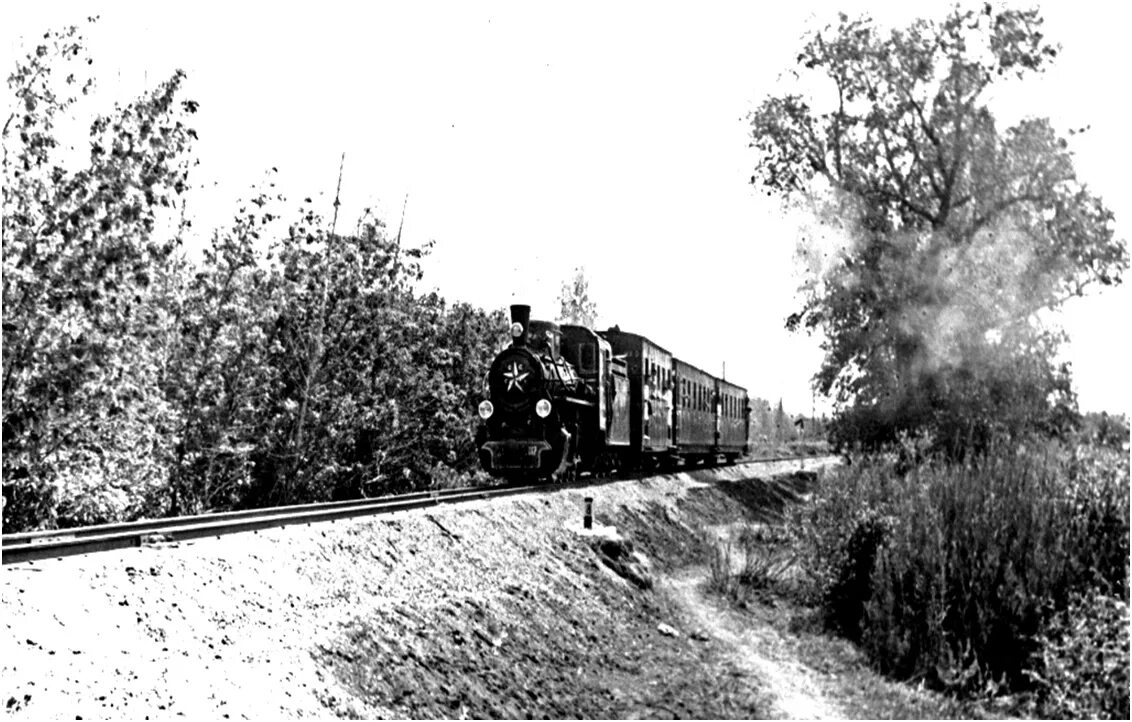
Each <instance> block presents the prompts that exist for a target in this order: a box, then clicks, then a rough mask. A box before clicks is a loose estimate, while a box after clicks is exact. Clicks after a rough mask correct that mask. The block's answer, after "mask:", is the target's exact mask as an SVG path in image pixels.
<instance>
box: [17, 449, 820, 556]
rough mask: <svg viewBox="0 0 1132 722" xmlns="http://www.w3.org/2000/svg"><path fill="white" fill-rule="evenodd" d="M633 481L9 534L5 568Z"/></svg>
mask: <svg viewBox="0 0 1132 722" xmlns="http://www.w3.org/2000/svg"><path fill="white" fill-rule="evenodd" d="M806 458H811V459H814V460H818V459H821V458H822V457H775V458H767V459H745V460H743V461H740V462H738V463H737V464H736V465H749V464H758V463H771V462H779V461H800V460H805V459H806ZM710 468H720V467H708V466H695V467H686V468H682V469H676V470H675V471H703V470H707V469H710ZM654 473H656V472H646V473H645V474H644V475H645V476H648V475H653V474H654ZM661 473H663V472H661ZM638 474H639V472H638ZM633 478H641V476H639V475H637V474H634V475H629V476H628V477H627V478H626V477H614V478H597V477H588V478H584V479H580V480H577V481H573V482H569V483H564V484H563V483H560V484H532V485H522V486H516V485H506V486H497V487H479V488H461V489H439V490H433V491H422V492H412V493H408V494H401V495H397V496H387V497H378V498H372V499H350V500H345V501H337V502H324V503H317V504H295V505H290V506H280V507H269V508H266V509H249V510H244V511H230V512H220V513H214V514H204V515H200V516H181V517H171V518H166V519H146V520H142V521H134V522H125V523H119V524H102V525H96V526H85V527H75V528H72V529H55V530H50V531H36V532H21V533H16V534H5V535H3V538H2V543H3V563H4V564H16V563H19V562H30V561H36V560H40V559H52V558H57V557H64V556H72V555H75V554H88V553H93V552H99V551H110V550H113V549H127V548H131V547H139V546H142V545H144V544H146V543H160V542H173V541H182V540H191V539H200V538H205V537H214V536H215V537H219V536H223V535H226V534H236V533H239V532H247V531H258V530H260V529H272V528H278V527H283V526H288V525H291V524H311V523H313V522H322V521H334V520H337V519H346V518H354V517H361V516H371V515H376V514H387V513H392V512H395V511H405V510H409V509H421V508H425V507H429V506H436V505H439V504H442V503H449V502H452V503H455V502H464V501H471V500H474V499H489V498H493V497H504V496H515V495H519V494H528V493H533V492H546V491H557V490H560V489H574V488H582V487H591V486H599V485H602V484H608V483H614V482H618V481H626V480H631V479H633Z"/></svg>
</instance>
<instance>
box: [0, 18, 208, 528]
mask: <svg viewBox="0 0 1132 722" xmlns="http://www.w3.org/2000/svg"><path fill="white" fill-rule="evenodd" d="M89 64H90V60H89V58H86V57H85V54H84V52H83V50H82V40H81V36H80V34H79V33H78V30H77V28H74V27H72V28H69V29H67V30H65V31H63V32H58V33H48V34H46V35H45V36H44V39H43V43H42V44H41V45H39V46H37V47H36V48H35V50H34V51H33V52H32V53H30V54H29V55H28V56H27V59H26V60H25V61H24V63H23V64H21V65H20V66H18V67H17V69H16V71H15V72H14V73H13V74H12V75H11V76H10V77H9V79H8V87H9V89H10V91H11V92H12V93H13V94H14V96H15V97H16V99H17V101H18V106H17V108H16V109H15V110H14V112H13V114H12V115H11V116H10V117H9V118H8V119H7V121H6V122H5V124H4V133H3V144H4V161H3V174H4V196H3V199H4V200H3V203H4V213H3V264H4V265H3V277H4V281H3V283H4V291H3V293H4V322H3V344H4V345H3V348H4V361H3V373H4V382H3V450H4V454H3V456H4V460H3V471H4V494H5V501H6V505H10V506H11V508H10V509H8V508H6V509H5V518H6V522H7V523H9V524H11V525H14V526H17V527H19V526H30V525H37V524H43V523H58V524H63V525H68V524H77V523H89V522H96V521H107V520H112V519H118V518H122V517H124V516H129V515H133V514H137V513H140V512H143V511H146V510H149V509H152V506H153V504H154V503H156V502H157V497H159V496H160V487H161V481H162V478H161V477H162V466H163V463H164V461H165V459H166V457H167V456H168V454H169V453H170V448H169V445H168V438H167V432H168V430H169V428H170V427H172V426H173V425H174V424H176V414H175V411H174V410H173V409H172V408H171V407H170V406H169V405H168V403H167V402H166V399H165V398H164V396H163V394H162V390H161V377H162V373H163V368H164V365H165V363H166V361H167V351H168V348H167V344H168V339H169V331H170V328H169V323H170V318H169V302H170V297H171V295H172V294H175V292H176V290H175V289H176V287H177V283H178V280H177V270H178V269H177V267H176V264H175V263H174V262H173V260H172V259H173V253H174V251H175V249H176V247H177V245H178V242H179V233H180V230H181V229H180V227H179V224H178V222H177V217H176V209H177V207H178V206H179V204H181V203H182V195H183V193H184V191H185V189H186V183H187V178H188V171H189V167H190V165H191V163H190V160H189V155H188V152H189V148H190V144H191V141H192V139H193V138H194V137H195V133H194V132H193V130H192V129H191V128H190V127H188V126H187V125H186V116H187V115H190V114H192V113H193V112H194V111H195V110H196V105H195V103H193V102H192V101H181V100H178V94H179V90H180V85H181V82H182V80H183V77H184V76H183V75H182V74H181V73H180V72H178V73H176V74H174V75H173V77H172V78H170V79H169V80H167V81H166V82H164V83H162V84H160V85H159V86H158V87H157V88H156V89H155V90H154V91H152V92H151V93H149V94H147V95H146V96H144V97H142V98H139V99H138V100H136V101H135V102H133V103H131V104H130V105H128V106H126V107H124V108H116V109H115V110H114V112H113V113H112V114H111V115H109V116H105V117H100V118H98V119H96V120H95V121H94V123H93V124H92V125H91V128H90V152H89V158H88V160H87V163H86V165H85V166H83V167H81V168H79V169H78V170H68V169H67V168H66V167H64V165H62V161H61V160H60V159H59V158H58V157H57V156H58V155H59V151H58V148H57V145H58V144H57V141H56V140H55V137H54V134H53V130H54V128H55V126H56V124H57V123H58V122H59V120H60V117H61V116H62V114H63V113H64V112H65V111H66V110H67V109H68V108H70V106H71V105H72V104H73V103H74V102H75V101H76V100H77V99H78V93H79V92H80V89H81V92H82V93H83V94H85V93H86V91H87V89H88V88H89V87H90V82H89V81H86V82H84V81H81V80H80V78H79V74H81V73H82V72H83V71H85V69H86V66H88V65H89ZM76 66H77V67H76ZM62 73H66V76H65V77H64V78H63V79H60V77H59V76H60V75H61V74H62Z"/></svg>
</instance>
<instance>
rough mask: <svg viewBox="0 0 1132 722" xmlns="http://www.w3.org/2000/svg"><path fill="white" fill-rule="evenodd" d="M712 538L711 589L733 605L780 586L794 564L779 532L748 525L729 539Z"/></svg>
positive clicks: (709, 580) (770, 528)
mask: <svg viewBox="0 0 1132 722" xmlns="http://www.w3.org/2000/svg"><path fill="white" fill-rule="evenodd" d="M709 536H710V542H711V544H712V545H713V546H712V554H711V559H710V560H709V572H710V576H709V578H708V586H709V588H710V589H712V590H713V591H715V592H717V593H719V594H721V595H722V596H724V597H726V598H727V599H730V600H731V601H733V602H736V603H743V602H746V601H747V600H748V598H749V597H750V596H751V595H752V594H760V593H764V592H766V591H769V590H770V589H772V588H774V587H777V586H778V585H779V584H781V583H782V582H783V581H784V579H785V578H786V575H787V573H788V571H789V570H790V568H791V567H792V566H793V565H794V558H793V555H792V554H791V553H790V550H789V548H788V546H787V545H786V544H785V543H784V542H785V541H786V536H785V535H784V534H783V533H782V532H781V530H779V529H775V528H772V527H763V526H756V525H753V524H747V525H745V526H743V527H742V528H741V529H739V531H738V533H737V534H735V535H733V536H731V537H729V538H725V539H719V538H718V537H716V536H715V534H714V533H710V534H709Z"/></svg>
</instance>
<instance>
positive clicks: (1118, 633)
mask: <svg viewBox="0 0 1132 722" xmlns="http://www.w3.org/2000/svg"><path fill="white" fill-rule="evenodd" d="M794 521H795V526H794V528H795V530H796V533H797V535H798V536H799V537H800V539H799V541H800V542H801V543H800V545H799V547H800V552H801V553H800V558H801V559H802V563H803V569H804V571H805V572H806V574H807V575H808V578H809V581H810V590H811V592H812V594H813V596H814V599H815V600H816V601H818V602H820V604H821V605H822V609H823V611H824V614H825V618H826V621H827V623H828V624H829V625H830V626H831V627H833V628H834V629H836V630H838V631H840V632H841V633H843V634H845V635H846V636H848V637H850V638H852V639H854V640H856V641H859V642H860V643H861V645H862V646H863V647H864V649H865V650H866V651H867V653H868V656H869V658H870V659H871V660H872V662H873V664H874V665H875V666H876V667H877V668H878V669H880V670H881V671H883V672H885V673H888V674H891V675H893V676H895V677H898V678H903V679H917V680H923V681H926V682H928V683H929V684H932V685H933V686H937V687H942V688H949V689H953V690H956V691H958V692H961V693H964V694H972V693H983V692H987V691H1001V692H1006V691H1010V692H1019V691H1022V692H1032V693H1034V694H1035V695H1037V696H1038V697H1042V696H1044V697H1050V696H1051V695H1052V692H1051V689H1050V684H1051V683H1050V679H1051V676H1050V675H1048V674H1046V670H1045V667H1046V666H1047V664H1046V660H1047V659H1049V658H1050V657H1049V655H1048V652H1049V650H1050V649H1051V648H1052V647H1051V645H1056V644H1065V642H1064V639H1065V634H1066V627H1065V625H1064V624H1063V620H1064V613H1065V612H1066V610H1068V609H1070V605H1071V604H1078V605H1079V604H1080V602H1079V599H1080V597H1081V595H1092V597H1093V598H1096V597H1099V598H1103V599H1107V600H1114V601H1115V603H1116V604H1117V605H1118V607H1119V605H1123V606H1122V607H1120V608H1122V609H1123V610H1124V611H1123V615H1124V617H1123V618H1124V620H1125V622H1124V625H1123V626H1121V625H1119V624H1116V623H1115V622H1113V623H1112V624H1110V625H1109V627H1110V628H1106V629H1102V630H1095V629H1094V630H1092V631H1091V632H1090V633H1091V634H1094V635H1099V636H1101V637H1105V638H1113V639H1114V640H1115V642H1116V645H1115V646H1114V647H1113V648H1114V649H1117V650H1120V649H1122V650H1123V660H1122V661H1121V664H1122V666H1123V669H1125V670H1127V667H1128V644H1127V640H1128V636H1127V634H1128V630H1127V621H1126V620H1127V604H1126V602H1127V599H1128V591H1129V588H1128V563H1129V473H1128V460H1127V457H1125V456H1121V455H1120V454H1119V453H1112V452H1105V451H1101V450H1094V449H1085V448H1075V449H1069V450H1064V449H1057V448H1053V447H1049V448H1041V449H1034V448H1029V449H1006V448H997V449H995V450H993V451H992V452H990V453H987V454H985V455H983V456H981V457H979V458H977V459H972V460H970V461H969V462H968V463H966V464H963V465H948V464H943V463H925V464H921V465H919V466H916V467H914V468H912V469H910V470H907V471H906V473H904V474H897V473H896V472H895V469H894V464H893V463H890V462H888V461H884V460H875V459H874V460H872V461H868V462H865V463H857V464H854V465H853V466H851V467H849V468H848V469H846V470H845V471H844V472H843V473H841V474H839V475H833V476H830V477H828V478H826V479H825V480H824V482H823V484H822V486H821V487H820V488H819V489H818V490H817V492H816V493H815V498H814V503H813V504H811V505H809V506H806V507H801V508H799V509H797V510H796V511H795V519H794ZM1105 608H1106V609H1111V608H1113V607H1112V606H1111V605H1109V606H1108V607H1105ZM1110 617H1111V618H1112V619H1119V618H1120V614H1119V609H1118V613H1117V614H1116V616H1112V615H1110ZM1057 620H1062V622H1061V626H1060V627H1059V626H1058V624H1059V622H1058V621H1057ZM1070 646H1072V645H1070ZM1062 671H1064V670H1062ZM1124 679H1125V680H1127V673H1126V672H1125V677H1124ZM1061 683H1062V684H1065V685H1068V686H1070V687H1071V686H1073V685H1074V684H1075V683H1074V682H1072V681H1066V680H1064V679H1063V680H1062V681H1061ZM1118 696H1119V695H1118ZM1127 700H1128V696H1127V685H1126V684H1125V686H1124V692H1123V709H1125V710H1126V709H1127V704H1128V702H1127ZM1117 705H1118V707H1119V702H1118V703H1117ZM1094 714H1101V712H1099V711H1095V712H1094Z"/></svg>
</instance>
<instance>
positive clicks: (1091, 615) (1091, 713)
mask: <svg viewBox="0 0 1132 722" xmlns="http://www.w3.org/2000/svg"><path fill="white" fill-rule="evenodd" d="M1128 629H1129V617H1128V602H1127V600H1126V599H1121V598H1118V597H1115V596H1110V595H1105V594H1102V593H1100V592H1098V591H1096V590H1091V591H1090V592H1089V593H1087V594H1074V595H1073V598H1072V600H1071V602H1070V604H1069V607H1068V609H1066V610H1065V611H1064V612H1062V613H1060V614H1056V615H1054V616H1053V618H1052V619H1051V620H1050V621H1049V623H1048V624H1047V626H1046V629H1045V630H1044V631H1043V633H1042V634H1041V635H1040V636H1039V638H1038V641H1039V644H1040V649H1039V652H1038V658H1039V659H1038V667H1039V669H1040V670H1041V672H1040V673H1038V672H1033V673H1032V674H1031V676H1032V677H1033V679H1034V680H1035V682H1036V683H1037V685H1038V690H1039V696H1040V700H1041V702H1040V709H1041V712H1042V715H1043V716H1044V717H1047V718H1050V719H1128V713H1129V702H1128V687H1129V677H1128V667H1129V656H1128V643H1129V638H1128Z"/></svg>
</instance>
